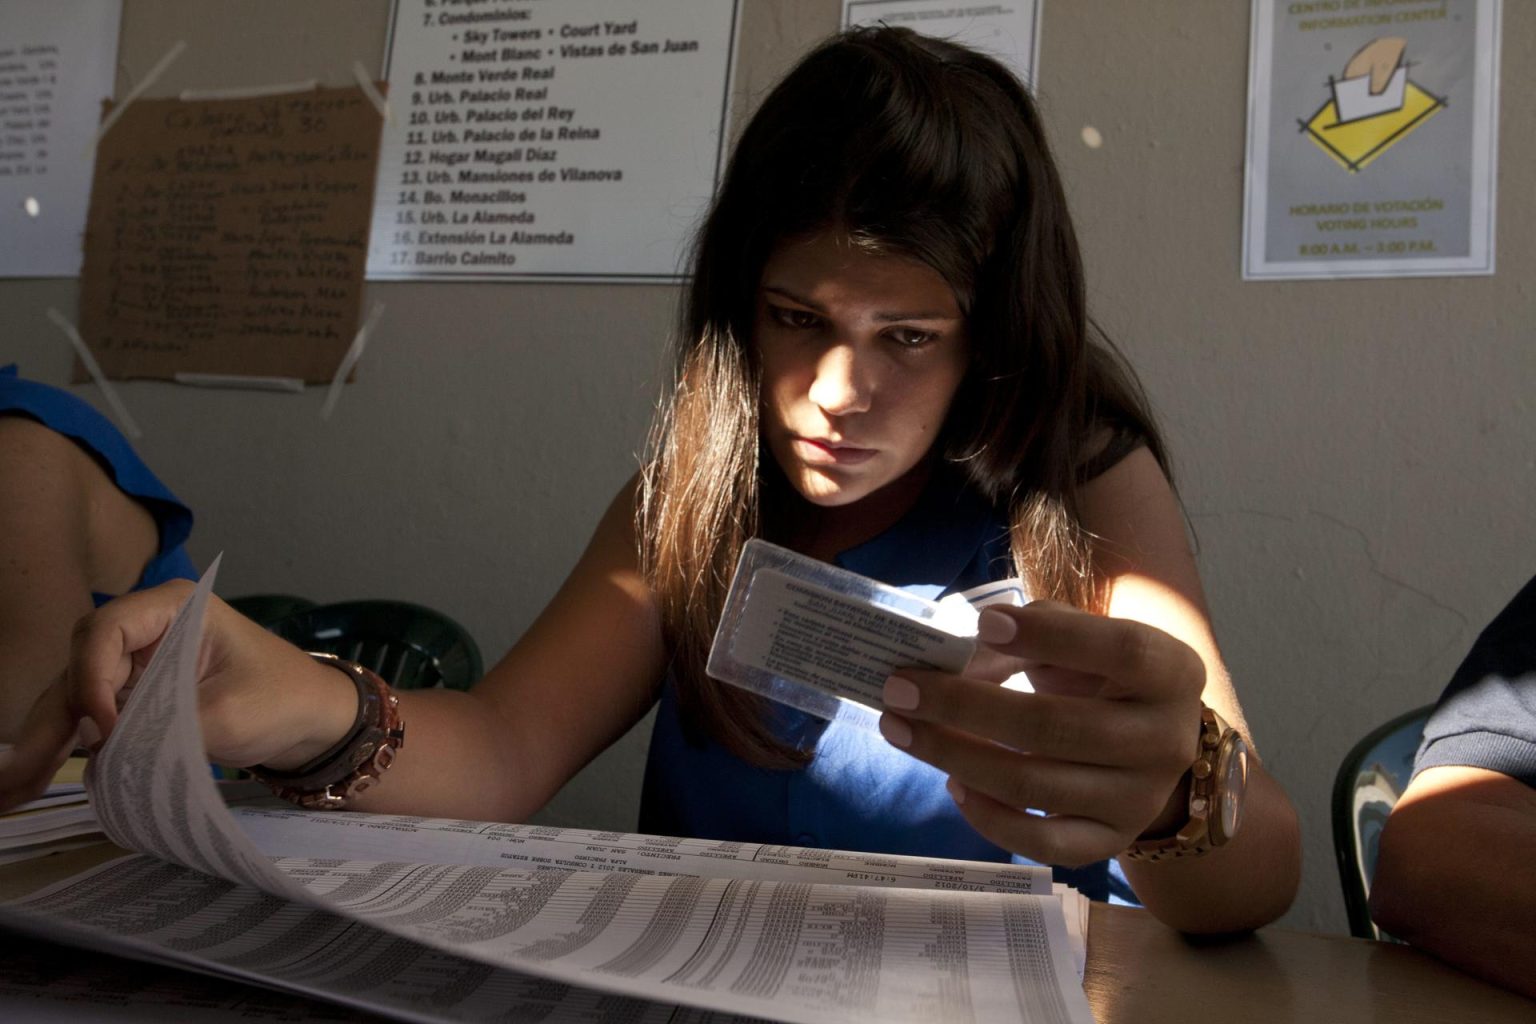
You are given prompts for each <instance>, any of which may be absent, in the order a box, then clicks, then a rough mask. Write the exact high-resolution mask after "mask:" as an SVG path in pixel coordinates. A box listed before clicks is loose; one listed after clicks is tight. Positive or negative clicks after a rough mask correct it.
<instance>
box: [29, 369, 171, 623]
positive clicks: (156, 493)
mask: <svg viewBox="0 0 1536 1024" xmlns="http://www.w3.org/2000/svg"><path fill="white" fill-rule="evenodd" d="M16 414H20V415H23V416H27V417H29V418H31V419H34V420H37V421H38V422H39V423H41V424H42V425H43V426H45V427H47V428H49V429H50V430H52V431H54V432H55V433H58V434H62V435H63V436H65V437H67V438H69V439H70V440H72V441H74V442H75V444H77V445H79V446H80V447H81V448H82V449H84V451H85V452H86V454H88V455H90V456H91V457H92V458H94V459H95V460H96V462H97V463H98V464H99V465H100V466H101V468H102V469H103V470H105V471H106V473H107V475H108V476H109V477H111V478H112V481H113V482H114V483H115V484H117V488H118V490H120V491H122V492H123V493H124V494H126V495H128V496H129V497H130V498H132V499H134V500H135V501H137V502H138V503H139V504H140V505H142V506H144V508H145V509H146V510H147V511H148V512H149V514H150V515H151V516H153V517H154V519H155V528H156V530H157V531H158V532H159V535H160V544H159V546H158V547H157V549H156V551H155V554H154V556H153V557H152V558H150V560H149V563H148V564H147V565H145V566H144V574H143V575H142V576H140V577H139V581H138V583H136V584H134V587H133V589H134V590H143V589H145V588H147V587H153V586H155V585H156V584H158V583H164V582H166V581H167V580H176V579H185V580H195V579H197V569H196V567H195V566H193V564H192V559H191V558H190V557H188V555H187V551H186V540H187V537H188V535H189V534H191V532H192V510H191V509H189V508H187V506H186V505H183V504H182V503H181V500H180V499H178V498H177V497H176V495H174V494H172V493H171V492H170V490H169V489H168V488H167V487H166V486H165V484H163V483H161V482H160V478H159V477H157V476H155V474H154V473H152V472H150V469H149V467H148V466H146V465H144V461H143V460H142V459H140V458H139V455H138V453H137V452H135V451H134V450H133V446H132V445H130V444H129V443H128V440H127V438H125V437H123V435H122V434H121V433H119V432H118V429H117V428H116V427H114V426H113V425H112V423H111V421H110V420H108V419H107V418H106V417H105V416H103V415H102V414H101V413H99V412H97V411H96V410H95V408H93V407H92V406H91V405H90V404H89V403H87V402H85V401H83V400H82V399H79V398H76V397H75V396H74V395H72V394H70V393H69V392H67V391H62V390H60V389H59V388H55V387H49V386H48V385H47V384H39V383H37V382H36V381H31V380H24V379H22V377H21V376H20V374H19V373H18V372H17V369H16V366H15V364H14V363H13V364H11V365H10V366H3V367H0V416H6V415H16ZM115 596H117V595H115V594H92V595H91V598H92V600H94V601H95V603H96V606H97V607H100V606H101V605H103V604H105V603H106V602H107V601H109V600H111V599H112V598H113V597H115Z"/></svg>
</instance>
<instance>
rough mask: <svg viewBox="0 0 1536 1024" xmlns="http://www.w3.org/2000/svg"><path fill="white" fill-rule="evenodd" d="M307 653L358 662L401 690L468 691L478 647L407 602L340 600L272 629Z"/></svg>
mask: <svg viewBox="0 0 1536 1024" xmlns="http://www.w3.org/2000/svg"><path fill="white" fill-rule="evenodd" d="M271 629H272V631H273V632H274V633H276V634H277V635H278V636H280V637H282V638H284V639H285V640H288V641H290V642H292V643H294V644H297V645H298V646H299V647H302V648H304V649H305V650H306V651H321V652H325V653H328V654H334V655H336V656H337V657H338V658H344V659H346V660H347V661H354V662H357V663H358V664H359V665H362V666H364V667H366V668H370V669H372V670H373V671H375V672H377V673H378V674H379V675H381V676H383V677H384V679H386V680H387V681H388V682H389V683H390V684H391V685H393V686H396V687H398V688H400V689H402V690H420V689H429V688H431V687H434V686H442V687H446V688H447V689H450V690H467V689H469V687H470V685H471V684H472V683H474V681H475V680H477V679H479V678H480V675H481V663H480V648H479V647H478V646H477V645H476V644H475V641H474V638H473V637H471V636H470V635H469V632H468V631H467V630H466V629H465V628H464V627H463V626H461V625H459V624H458V623H457V622H455V621H453V620H452V619H450V618H449V617H448V616H446V615H444V614H443V613H442V612H439V611H434V610H433V609H431V608H425V607H423V606H421V605H419V604H411V603H409V602H407V601H343V602H339V603H336V604H323V605H318V606H316V607H314V608H308V609H304V610H302V611H298V612H295V613H294V614H292V615H289V616H287V617H285V618H283V619H281V620H280V621H278V622H277V623H275V624H274V625H272V627H271Z"/></svg>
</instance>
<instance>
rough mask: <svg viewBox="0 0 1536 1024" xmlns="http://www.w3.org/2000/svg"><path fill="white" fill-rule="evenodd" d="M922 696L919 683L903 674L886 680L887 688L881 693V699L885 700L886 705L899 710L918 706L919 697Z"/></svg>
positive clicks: (907, 709)
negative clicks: (904, 677) (904, 676)
mask: <svg viewBox="0 0 1536 1024" xmlns="http://www.w3.org/2000/svg"><path fill="white" fill-rule="evenodd" d="M919 696H920V694H919V693H918V689H917V684H915V683H913V682H912V680H910V679H903V678H901V676H891V677H890V678H889V679H887V680H886V681H885V690H884V691H883V692H882V693H881V694H880V699H881V700H883V701H885V706H886V707H888V708H895V709H896V710H898V711H911V710H912V709H913V708H915V707H917V698H918V697H919Z"/></svg>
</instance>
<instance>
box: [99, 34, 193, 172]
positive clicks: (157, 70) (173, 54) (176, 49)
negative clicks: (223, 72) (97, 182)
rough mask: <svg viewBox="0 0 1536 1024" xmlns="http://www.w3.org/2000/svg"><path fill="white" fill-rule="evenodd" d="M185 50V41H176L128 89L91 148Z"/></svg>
mask: <svg viewBox="0 0 1536 1024" xmlns="http://www.w3.org/2000/svg"><path fill="white" fill-rule="evenodd" d="M186 48H187V41H186V40H185V39H178V40H176V43H175V45H174V46H172V47H171V48H170V50H168V51H167V52H166V55H165V56H164V57H161V58H160V61H159V63H157V64H156V65H155V66H154V67H152V68H150V69H149V74H147V75H145V76H144V78H143V79H142V80H141V81H140V82H139V84H138V85H136V86H134V87H133V88H132V89H130V90H129V92H128V95H127V96H124V97H123V98H122V100H121V101H120V102H119V103H118V104H117V105H116V106H114V107H113V108H112V112H111V113H110V114H108V115H107V116H106V118H105V119H104V120H103V121H102V122H101V127H100V128H98V129H96V138H95V139H94V140H92V145H93V146H94V145H96V144H97V143H99V142H101V139H102V136H104V135H106V134H107V132H109V131H111V130H112V126H113V125H115V124H117V120H118V118H120V117H122V116H123V111H125V110H127V109H128V104H130V103H132V102H133V101H134V100H136V99H138V98H139V97H140V96H141V95H143V94H144V90H146V89H148V88H149V87H150V86H152V85H154V84H155V81H156V79H158V78H159V77H160V76H161V75H163V74H165V69H166V68H168V67H170V66H171V62H172V61H174V60H175V59H176V58H177V57H180V56H181V51H182V50H185V49H186Z"/></svg>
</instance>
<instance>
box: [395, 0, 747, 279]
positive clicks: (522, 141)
mask: <svg viewBox="0 0 1536 1024" xmlns="http://www.w3.org/2000/svg"><path fill="white" fill-rule="evenodd" d="M395 17H396V22H395V25H394V32H393V36H392V45H391V51H390V55H389V67H388V79H389V83H390V87H389V103H390V107H391V110H392V117H391V122H390V124H389V125H388V126H386V128H385V133H384V140H383V149H382V152H381V156H380V161H379V182H378V190H377V199H376V204H375V212H374V222H373V233H372V234H373V238H372V242H371V244H370V252H369V262H368V273H369V276H370V277H373V278H440V277H466V278H485V277H524V276H533V277H541V278H557V279H558V278H568V279H590V278H602V277H607V278H631V279H669V278H673V277H675V276H677V275H678V273H679V267H680V260H681V253H682V251H683V247H684V244H685V240H686V238H687V235H688V233H689V231H690V229H691V228H692V226H693V223H694V221H695V218H696V217H697V215H698V213H699V211H700V210H701V209H702V206H703V204H704V203H706V202H707V201H708V199H709V196H710V193H711V191H712V189H713V185H714V179H715V175H716V173H717V171H718V166H719V160H720V138H721V128H722V123H721V122H722V120H723V116H724V103H725V90H726V83H727V78H728V73H729V58H730V39H731V32H732V30H733V28H734V5H732V4H723V3H719V2H718V0H668V2H665V3H655V4H634V3H622V2H614V0H402V2H401V3H399V4H398V5H397V7H396V14H395Z"/></svg>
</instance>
